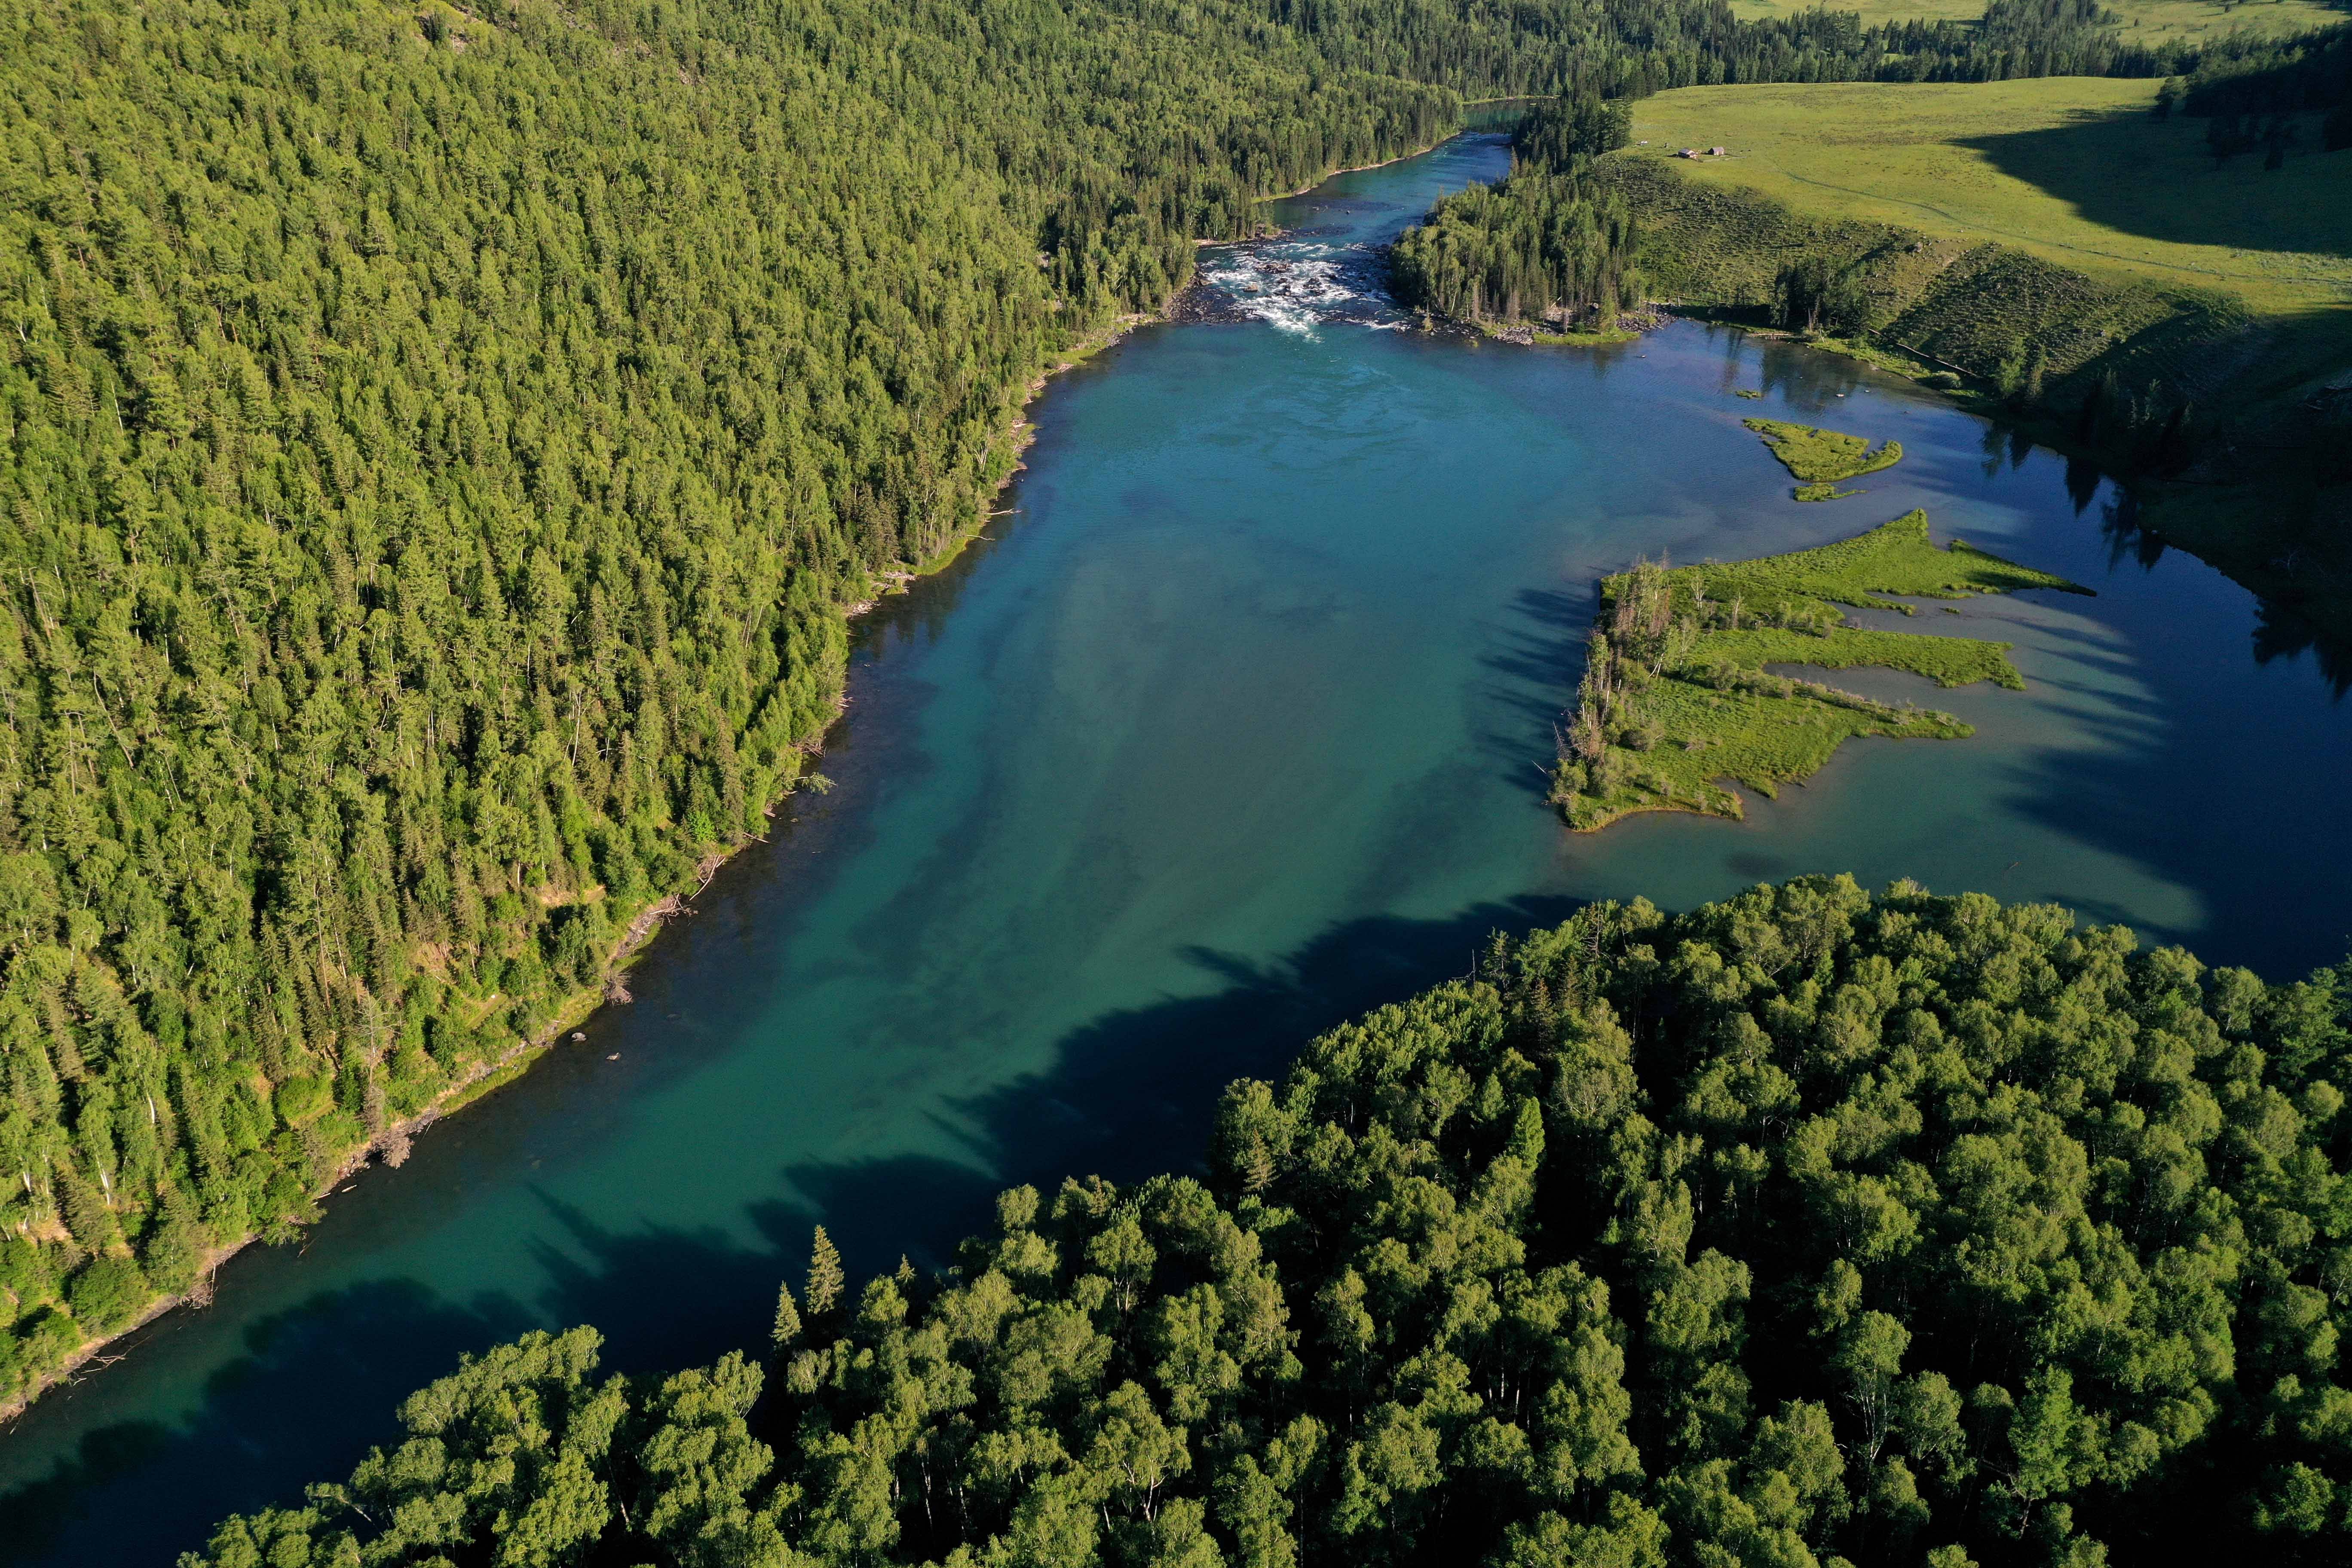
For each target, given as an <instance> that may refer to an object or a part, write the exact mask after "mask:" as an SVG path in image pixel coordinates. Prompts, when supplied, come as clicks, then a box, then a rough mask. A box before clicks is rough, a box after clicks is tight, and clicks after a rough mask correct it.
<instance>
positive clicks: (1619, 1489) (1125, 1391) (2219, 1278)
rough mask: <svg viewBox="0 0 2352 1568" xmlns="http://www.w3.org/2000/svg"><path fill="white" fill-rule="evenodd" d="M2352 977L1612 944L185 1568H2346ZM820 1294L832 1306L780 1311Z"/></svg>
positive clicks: (1809, 884)
mask: <svg viewBox="0 0 2352 1568" xmlns="http://www.w3.org/2000/svg"><path fill="white" fill-rule="evenodd" d="M2347 1025H2352V964H2347V965H2346V966H2344V967H2342V968H2339V969H2336V970H2333V971H2329V972H2326V973H2321V974H2318V975H2316V976H2315V977H2313V978H2312V979H2311V980H2310V981H2308V982H2305V983H2304V984H2294V985H2275V986H2273V985H2266V984H2263V982H2262V981H2261V980H2259V979H2257V978H2256V977H2255V976H2254V975H2252V974H2251V973H2246V972H2245V971H2242V970H2208V969H2206V968H2205V967H2204V966H2203V965H2201V964H2200V963H2198V962H2197V960H2196V959H2194V958H2193V957H2191V956H2189V954H2188V953H2186V952H2181V951H2179V950H2178V949H2165V950H2161V951H2158V952H2139V951H2137V948H2136V945H2135V942H2134V941H2133V938H2132V936H2131V934H2130V933H2129V932H2128V931H2123V930H2120V929H2117V928H2105V929H2094V930H2082V929H2078V928H2077V926H2076V925H2075V923H2074V920H2073V918H2072V917H2071V916H2070V915H2068V914H2067V912H2066V911H2064V910H2058V909H2054V908H2050V907H2046V906H2031V905H2024V906H2013V907H2008V908H2004V907H2003V906H2001V905H2000V904H1998V903H1996V902H1995V901H1993V900H1990V899H1988V898H1984V897H1982V896H1980V895H1969V896H1965V897H1961V898H1954V899H1938V898H1932V897H1929V896H1927V895H1926V894H1925V893H1923V892H1921V891H1920V890H1918V889H1916V888H1914V887H1911V886H1908V885H1906V884H1897V885H1896V886H1895V888H1893V889H1889V890H1888V891H1887V892H1886V893H1885V895H1883V896H1881V897H1878V898H1872V897H1870V896H1868V895H1866V894H1864V892H1863V891H1861V890H1860V889H1857V888H1856V887H1855V886H1854V885H1853V883H1852V882H1851V881H1850V880H1847V879H1826V878H1813V879H1803V880H1800V881H1797V882H1792V883H1790V884H1789V885H1787V886H1785V887H1781V888H1777V889H1773V888H1765V889H1757V890H1756V891H1754V892H1752V893H1749V894H1747V895H1744V896H1742V897H1740V898H1738V899H1735V900H1730V901H1728V902H1726V903H1722V904H1717V905H1712V906H1709V907H1707V908H1704V909H1701V910H1696V911H1694V912H1693V913H1691V914H1689V915H1687V916H1684V917H1680V918H1675V919H1668V918H1664V917H1662V916H1660V915H1659V914H1658V913H1657V912H1656V911H1655V910H1652V909H1650V908H1649V907H1648V906H1647V905H1646V904H1642V903H1636V904H1634V905H1633V906H1631V907H1630V908H1629V907H1620V906H1615V905H1602V906H1596V907H1594V908H1591V909H1589V910H1585V911H1583V912H1582V913H1580V914H1579V915H1578V916H1577V917H1576V918H1575V919H1573V920H1571V921H1569V922H1568V923H1567V924H1566V925H1564V926H1562V927H1560V928H1559V929H1557V930H1554V931H1544V932H1539V933H1538V934H1536V935H1534V936H1532V937H1530V938H1528V940H1527V941H1525V942H1520V943H1516V944H1514V943H1511V942H1505V941H1503V940H1502V939H1500V938H1499V937H1498V938H1497V939H1496V941H1495V942H1494V944H1493V945H1492V947H1491V948H1490V950H1489V951H1488V952H1486V953H1485V954H1484V955H1483V957H1482V958H1481V959H1480V961H1479V962H1478V963H1477V965H1476V969H1475V973H1474V974H1473V975H1472V976H1471V977H1470V978H1467V979H1465V980H1462V981H1458V982H1455V983H1453V984H1447V985H1444V986H1440V987H1438V988H1437V989H1435V990H1433V991H1432V992H1429V993H1427V994H1423V995H1422V996H1420V997H1417V998H1415V999H1414V1000H1412V1001H1411V1002H1408V1003H1405V1004H1403V1005H1398V1006H1392V1007H1388V1008H1384V1009H1382V1010H1381V1011H1379V1012H1377V1013H1374V1014H1372V1015H1370V1016H1367V1017H1365V1018H1363V1019H1362V1020H1360V1021H1359V1022H1357V1023H1354V1024H1351V1025H1349V1026H1345V1027H1343V1028H1340V1029H1338V1030H1335V1031H1334V1032H1332V1033H1331V1034H1329V1035H1327V1036H1325V1037H1323V1038H1321V1039H1319V1040H1318V1041H1316V1042H1315V1043H1314V1044H1313V1045H1312V1046H1310V1047H1308V1048H1307V1051H1306V1053H1305V1055H1304V1056H1303V1057H1302V1058H1301V1059H1300V1061H1299V1062H1298V1063H1297V1066H1296V1067H1295V1068H1293V1069H1292V1070H1291V1071H1290V1073H1289V1074H1288V1075H1287V1076H1286V1078H1285V1079H1284V1080H1283V1081H1282V1082H1281V1083H1279V1084H1266V1083H1255V1082H1243V1083H1238V1084H1235V1085H1234V1087H1233V1088H1232V1089H1230V1090H1229V1091H1228V1093H1227V1095H1226V1098H1225V1101H1224V1105H1223V1110H1222V1112H1221V1114H1220V1117H1219V1123H1218V1128H1217V1132H1216V1139H1215V1145H1214V1152H1213V1159H1212V1162H1211V1166H1210V1171H1209V1173H1208V1175H1207V1178H1206V1179H1205V1180H1200V1179H1195V1178H1194V1177H1191V1176H1167V1177H1160V1178H1156V1179H1153V1180H1150V1181H1147V1182H1144V1183H1142V1184H1139V1185H1137V1186H1135V1187H1132V1188H1129V1189H1124V1190H1122V1189H1118V1188H1115V1187H1113V1186H1111V1185H1109V1184H1106V1183H1104V1182H1101V1181H1099V1180H1096V1181H1088V1182H1075V1181H1074V1182H1070V1183H1067V1184H1065V1185H1064V1187H1063V1188H1062V1190H1061V1191H1060V1193H1058V1194H1055V1196H1054V1197H1053V1198H1052V1199H1051V1200H1050V1201H1044V1200H1041V1199H1040V1197H1039V1195H1038V1194H1036V1193H1035V1192H1034V1191H1032V1190H1029V1189H1026V1188H1024V1189H1020V1190H1017V1191H1014V1192H1011V1193H1007V1194H1004V1195H1003V1197H1002V1198H1001V1199H1000V1200H999V1205H998V1218H999V1222H1000V1223H999V1226H998V1228H997V1232H996V1234H994V1235H993V1236H991V1237H984V1238H975V1239H973V1240H971V1241H970V1242H967V1243H966V1244H965V1246H964V1247H963V1249H962V1252H961V1258H960V1259H959V1261H958V1264H957V1266H956V1267H955V1268H953V1269H952V1270H950V1271H949V1272H948V1273H947V1274H945V1275H944V1276H943V1277H940V1278H938V1279H919V1278H918V1277H917V1276H916V1275H915V1273H914V1272H913V1271H912V1270H911V1269H906V1268H901V1269H900V1271H899V1272H898V1274H897V1275H896V1276H895V1277H889V1278H883V1279H875V1280H872V1281H870V1282H868V1283H867V1284H866V1286H865V1287H864V1289H863V1290H862V1291H860V1292H858V1293H857V1294H856V1296H855V1298H854V1300H853V1299H846V1298H845V1299H843V1300H838V1301H836V1300H832V1299H831V1288H830V1286H829V1285H824V1286H822V1287H819V1286H818V1282H819V1281H820V1280H824V1281H829V1280H830V1279H833V1278H834V1277H835V1276H834V1275H833V1274H832V1273H830V1272H829V1265H828V1264H827V1263H826V1261H825V1260H826V1259H827V1258H829V1256H830V1247H829V1246H823V1245H821V1246H820V1247H819V1262H818V1265H817V1266H816V1267H814V1268H812V1270H811V1281H812V1285H813V1287H817V1288H816V1289H814V1293H813V1294H812V1295H811V1296H810V1298H809V1299H807V1300H804V1301H803V1306H804V1307H806V1308H807V1309H808V1310H806V1311H805V1313H803V1312H802V1311H800V1310H794V1311H792V1312H790V1313H786V1312H779V1314H778V1338H777V1342H776V1343H775V1344H774V1345H773V1346H772V1348H771V1352H770V1354H769V1357H768V1366H767V1370H766V1373H765V1377H764V1382H763V1379H762V1371H761V1367H760V1366H758V1365H757V1364H755V1363H753V1362H752V1361H751V1360H748V1359H746V1358H743V1357H740V1356H730V1357H729V1358H727V1359H725V1360H723V1361H721V1362H719V1363H718V1364H717V1365H716V1366H713V1367H710V1368H708V1369H702V1370H697V1371H693V1372H688V1373H681V1374H679V1375H677V1376H675V1377H671V1378H667V1379H661V1378H648V1379H642V1380H629V1381H625V1380H621V1379H616V1378H608V1379H604V1380H602V1381H599V1380H598V1379H597V1378H596V1376H595V1375H594V1371H593V1360H594V1346H595V1337H594V1335H593V1331H589V1330H584V1329H583V1330H578V1331H573V1332H572V1333H570V1334H567V1335H563V1336H562V1337H559V1338H550V1337H548V1336H545V1335H533V1336H531V1337H530V1338H529V1339H527V1340H525V1341H523V1342H521V1343H520V1344H518V1345H515V1346H510V1347H508V1348H506V1349H503V1350H500V1351H498V1352H493V1353H491V1354H489V1355H487V1356H484V1357H482V1358H480V1359H478V1360H476V1361H473V1362H470V1363H467V1366H466V1367H465V1368H464V1369H463V1370H461V1371H460V1372H459V1373H457V1374H456V1375H454V1376H452V1377H450V1378H447V1379H445V1380H444V1381H443V1382H441V1383H439V1384H435V1385H434V1386H433V1387H432V1388H429V1389H427V1390H425V1392H424V1393H422V1394H418V1395H417V1396H416V1397H415V1398H414V1399H412V1400H411V1401H409V1403H408V1404H407V1405H405V1406H404V1409H403V1411H402V1424H403V1426H404V1427H405V1429H406V1431H407V1434H408V1436H406V1438H405V1439H404V1441H402V1442H401V1443H399V1444H398V1445H396V1446H395V1447H392V1448H390V1449H388V1450H385V1451H383V1452H381V1453H378V1454H376V1455H374V1456H373V1457H371V1458H369V1459H368V1460H367V1461H366V1462H364V1463H363V1464H362V1465H361V1466H360V1467H359V1468H358V1469H357V1470H356V1471H355V1472H354V1473H353V1475H352V1479H350V1480H349V1481H348V1482H347V1483H344V1484H342V1485H339V1486H332V1487H322V1488H318V1489H314V1491H313V1494H312V1497H311V1499H310V1503H309V1504H308V1505H307V1506H305V1507H301V1508H298V1509H294V1510H278V1511H270V1512H265V1513H262V1514H258V1515H255V1516H252V1517H250V1518H241V1519H236V1520H232V1521H228V1522H227V1523H226V1524H225V1525H224V1526H223V1527H222V1529H221V1531H220V1532H219V1534H218V1535H217V1537H216V1538H215V1541H214V1542H213V1544H212V1546H211V1547H210V1549H209V1550H208V1551H207V1552H205V1553H202V1554H196V1555H192V1556H190V1557H188V1558H185V1559H184V1560H183V1562H184V1568H258V1565H260V1564H262V1563H268V1564H270V1565H271V1568H303V1565H304V1564H310V1563H317V1564H321V1565H323V1564H339V1565H340V1564H346V1563H368V1564H389V1563H438V1562H485V1563H578V1562H585V1561H589V1560H591V1559H592V1558H593V1560H595V1561H600V1562H603V1561H609V1562H615V1563H664V1564H669V1563H677V1564H714V1565H715V1564H730V1565H731V1564H751V1563H772V1564H783V1563H843V1564H848V1563H860V1564H865V1563H918V1562H925V1561H934V1562H942V1563H1066V1564H1072V1565H1077V1564H1085V1563H1118V1564H1130V1563H1131V1564H1155V1565H1167V1564H1184V1565H1187V1568H1211V1565H1213V1564H1217V1563H1236V1564H1240V1563H1247V1564H1254V1565H1266V1568H1274V1565H1292V1564H1323V1563H1329V1564H1341V1563H1346V1564H1382V1563H1400V1564H1402V1563H1430V1562H1465V1563H1493V1564H1496V1565H1497V1568H1503V1565H1511V1568H1517V1565H1521V1564H1525V1565H1528V1568H1534V1565H1537V1564H1558V1563H1609V1564H1622V1565H1624V1568H1658V1565H1663V1564H1668V1563H1672V1564H1677V1565H1683V1564H1687V1565H1691V1568H1725V1565H1728V1564H1733V1563H1773V1564H1784V1565H1787V1568H1809V1565H1811V1564H1817V1563H1818V1564H1829V1563H1836V1562H1838V1561H1840V1560H1841V1559H1843V1560H1844V1561H1846V1562H1850V1563H1892V1564H1916V1563H1927V1564H1931V1565H1933V1568H1957V1565H1958V1564H1963V1563H1984V1564H1987V1565H1995V1564H2009V1563H2017V1564H2037V1565H2038V1564H2045V1563H2062V1564H2069V1565H2073V1568H2089V1565H2092V1564H2096V1563H2102V1562H2105V1561H2107V1560H2108V1553H2109V1551H2110V1549H2111V1548H2112V1549H2113V1551H2114V1552H2115V1554H2116V1559H2117V1560H2119V1561H2143V1560H2147V1559H2148V1558H2149V1557H2150V1555H2151V1554H2152V1553H2156V1552H2159V1551H2161V1552H2162V1553H2163V1554H2164V1555H2166V1556H2167V1557H2173V1556H2178V1555H2179V1554H2181V1553H2188V1554H2189V1555H2191V1556H2197V1557H2200V1558H2219V1559H2221V1560H2227V1559H2228V1558H2229V1557H2231V1556H2238V1557H2242V1558H2243V1559H2244V1560H2247V1561H2263V1562H2275V1563H2298V1562H2302V1563H2320V1562H2338V1561H2341V1560H2342V1558H2343V1554H2344V1551H2345V1548H2346V1544H2347V1532H2346V1505H2347V1485H2346V1483H2347V1480H2352V1454H2347V1445H2352V1392H2347V1390H2346V1389H2345V1388H2344V1387H2342V1386H2339V1385H2338V1384H2336V1376H2337V1375H2338V1369H2337V1361H2338V1352H2339V1337H2340V1335H2341V1333H2342V1331H2343V1329H2344V1327H2345V1324H2346V1319H2347V1304H2352V1246H2347V1241H2352V1206H2347V1188H2346V1184H2345V1181H2344V1176H2343V1169H2344V1164H2345V1159H2346V1153H2347V1147H2346V1141H2347V1125H2346V1119H2345V1117H2344V1114H2343V1111H2344V1097H2343V1095H2342V1094H2341V1093H2340V1092H2339V1091H2338V1089H2336V1085H2337V1084H2338V1083H2340V1082H2342V1081H2344V1080H2345V1078H2346V1075H2347V1073H2352V1027H2347ZM820 1295H821V1296H824V1297H825V1298H826V1300H824V1305H823V1306H822V1308H820V1307H819V1305H818V1301H817V1300H816V1299H815V1297H816V1296H820Z"/></svg>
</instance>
